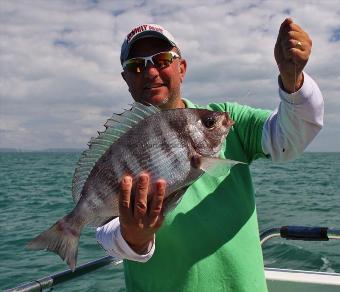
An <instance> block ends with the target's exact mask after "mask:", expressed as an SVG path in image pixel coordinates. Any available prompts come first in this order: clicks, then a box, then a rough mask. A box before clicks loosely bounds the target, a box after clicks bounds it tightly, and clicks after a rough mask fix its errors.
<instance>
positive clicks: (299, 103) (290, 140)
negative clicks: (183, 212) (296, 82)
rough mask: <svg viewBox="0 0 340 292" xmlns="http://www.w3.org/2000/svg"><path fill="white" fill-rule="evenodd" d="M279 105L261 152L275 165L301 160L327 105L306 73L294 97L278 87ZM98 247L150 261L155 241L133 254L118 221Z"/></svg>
mask: <svg viewBox="0 0 340 292" xmlns="http://www.w3.org/2000/svg"><path fill="white" fill-rule="evenodd" d="M279 96H280V104H279V106H278V108H277V109H275V110H274V111H273V112H272V114H271V115H270V116H269V118H268V119H267V121H266V122H265V124H264V126H263V131H262V149H263V152H264V153H265V154H267V155H269V156H270V157H271V159H272V161H274V162H284V161H288V160H292V159H294V158H296V157H298V156H299V155H300V154H302V152H303V151H304V150H305V149H306V147H307V146H308V145H309V143H310V142H311V141H312V140H313V138H314V137H315V136H316V135H317V133H318V132H319V131H320V130H321V128H322V126H323V116H324V101H323V97H322V94H321V92H320V89H319V87H318V86H317V84H316V83H315V82H314V80H313V79H312V78H311V77H310V76H309V75H308V74H306V73H304V83H303V85H302V87H301V88H300V89H299V90H298V91H297V92H295V93H292V94H288V93H287V92H285V91H284V90H283V89H281V88H280V87H279ZM96 238H97V241H98V243H99V244H100V245H101V246H102V247H103V248H104V249H105V250H106V251H107V253H108V254H109V255H111V256H113V257H115V258H119V259H129V260H133V261H139V262H146V261H148V260H149V259H150V258H151V257H152V255H153V253H154V250H155V240H154V242H153V244H151V245H150V246H149V251H148V253H147V254H145V255H140V254H137V253H136V252H134V251H133V250H132V249H131V248H130V246H129V245H128V243H127V242H126V241H125V240H124V238H123V237H122V235H121V232H120V224H119V218H116V219H114V220H112V221H110V222H108V223H107V224H105V225H103V226H101V227H98V228H97V232H96Z"/></svg>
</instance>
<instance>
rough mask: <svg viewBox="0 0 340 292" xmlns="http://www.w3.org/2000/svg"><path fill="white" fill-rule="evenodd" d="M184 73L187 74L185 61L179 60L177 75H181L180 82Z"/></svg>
mask: <svg viewBox="0 0 340 292" xmlns="http://www.w3.org/2000/svg"><path fill="white" fill-rule="evenodd" d="M186 72H187V61H185V59H180V63H179V73H180V75H181V82H183V80H184V77H185V73H186Z"/></svg>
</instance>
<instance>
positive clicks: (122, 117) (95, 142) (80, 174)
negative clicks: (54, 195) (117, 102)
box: [72, 102, 160, 203]
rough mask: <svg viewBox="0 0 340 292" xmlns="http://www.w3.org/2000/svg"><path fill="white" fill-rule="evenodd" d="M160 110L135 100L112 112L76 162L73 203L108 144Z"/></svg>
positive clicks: (78, 196) (79, 195) (108, 146)
mask: <svg viewBox="0 0 340 292" xmlns="http://www.w3.org/2000/svg"><path fill="white" fill-rule="evenodd" d="M158 112H160V109H159V108H157V107H155V106H153V105H151V104H150V105H148V106H146V105H143V104H141V103H138V102H135V103H133V104H132V107H131V109H129V110H126V111H124V112H123V113H122V114H113V115H112V117H111V118H110V119H108V120H107V121H106V123H105V124H104V126H105V128H106V129H105V131H104V132H98V136H97V137H96V138H94V137H93V138H91V140H90V142H89V143H88V146H89V149H87V150H85V151H84V152H83V153H82V155H81V157H80V159H79V161H78V164H77V167H76V169H75V172H74V175H73V181H72V196H73V200H74V202H75V203H77V202H78V200H79V199H80V197H81V192H82V190H83V187H84V184H85V182H86V180H87V178H88V176H89V174H90V172H91V170H92V168H93V167H94V165H95V164H96V163H97V161H98V160H99V159H100V157H102V156H103V155H104V153H105V152H106V151H107V150H108V149H109V148H110V146H111V145H112V144H113V143H114V142H115V141H116V140H118V139H119V138H120V137H121V136H122V135H123V134H125V133H126V132H127V131H128V130H129V129H131V128H132V127H134V126H135V125H137V124H138V123H139V122H140V121H142V120H144V119H145V118H147V117H149V116H151V115H153V114H155V113H158Z"/></svg>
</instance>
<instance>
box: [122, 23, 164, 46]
mask: <svg viewBox="0 0 340 292" xmlns="http://www.w3.org/2000/svg"><path fill="white" fill-rule="evenodd" d="M146 30H153V31H157V32H160V33H163V29H161V28H159V27H156V26H151V25H147V24H143V25H141V26H138V27H136V28H134V29H133V30H131V32H130V33H129V34H128V35H127V37H126V39H127V42H128V43H129V42H130V41H131V39H132V38H133V37H134V36H135V35H137V34H139V33H141V32H143V31H146Z"/></svg>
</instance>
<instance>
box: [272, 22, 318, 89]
mask: <svg viewBox="0 0 340 292" xmlns="http://www.w3.org/2000/svg"><path fill="white" fill-rule="evenodd" d="M311 49H312V40H311V39H310V38H309V36H308V34H307V33H306V32H305V31H304V30H303V29H302V28H301V27H300V26H299V25H297V24H296V23H294V22H293V20H292V19H290V18H287V19H285V20H284V22H283V23H282V24H281V27H280V31H279V34H278V36H277V41H276V44H275V49H274V55H275V60H276V63H277V66H278V67H279V71H280V77H281V81H282V85H283V87H284V88H283V89H284V90H285V91H286V92H288V93H292V92H295V91H297V90H299V89H300V88H301V86H302V84H303V74H302V70H303V68H304V67H305V66H306V64H307V62H308V59H309V56H310V54H311Z"/></svg>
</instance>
